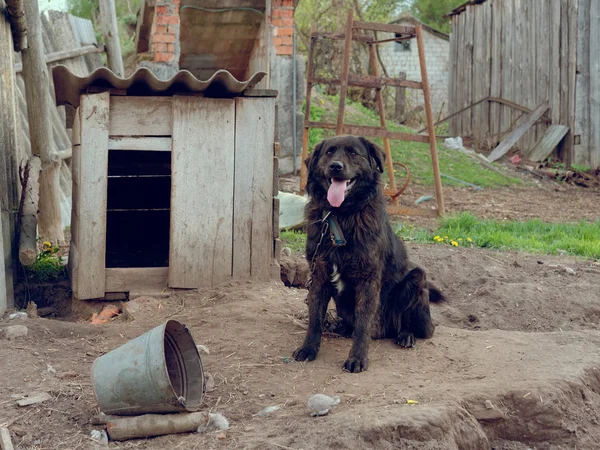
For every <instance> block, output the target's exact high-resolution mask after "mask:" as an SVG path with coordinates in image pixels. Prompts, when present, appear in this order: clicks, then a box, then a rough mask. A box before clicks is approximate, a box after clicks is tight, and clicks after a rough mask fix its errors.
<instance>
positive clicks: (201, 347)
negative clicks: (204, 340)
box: [196, 345, 210, 355]
mask: <svg viewBox="0 0 600 450" xmlns="http://www.w3.org/2000/svg"><path fill="white" fill-rule="evenodd" d="M196 347H197V348H198V350H199V351H203V352H204V353H206V354H207V355H210V351H209V350H208V347H207V346H206V345H196Z"/></svg>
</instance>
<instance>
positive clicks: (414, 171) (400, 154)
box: [308, 93, 521, 188]
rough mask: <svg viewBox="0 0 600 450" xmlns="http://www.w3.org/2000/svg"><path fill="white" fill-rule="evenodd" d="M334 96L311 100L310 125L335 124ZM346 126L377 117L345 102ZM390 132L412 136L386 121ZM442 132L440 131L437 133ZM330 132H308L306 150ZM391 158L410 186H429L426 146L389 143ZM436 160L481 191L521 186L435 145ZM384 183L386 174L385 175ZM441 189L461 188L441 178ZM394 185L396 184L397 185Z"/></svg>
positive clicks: (373, 123)
mask: <svg viewBox="0 0 600 450" xmlns="http://www.w3.org/2000/svg"><path fill="white" fill-rule="evenodd" d="M338 101H339V98H338V96H326V95H322V94H318V93H317V94H316V95H314V96H313V99H312V104H311V108H310V118H311V121H318V122H335V119H336V114H337V105H338ZM345 121H346V123H349V124H359V125H367V126H379V115H377V114H376V113H375V112H373V111H371V110H370V109H368V108H366V107H365V106H363V105H362V104H360V103H354V102H348V103H347V107H346V118H345ZM388 129H389V130H390V131H397V132H404V133H414V131H413V130H411V129H410V128H407V127H404V126H402V125H399V124H397V123H394V122H391V121H388ZM439 131H442V130H439ZM333 135H334V131H333V130H321V129H314V128H313V129H311V130H310V134H309V141H308V142H309V149H311V150H312V149H313V148H314V146H315V145H316V144H317V143H318V142H319V141H321V140H322V139H325V138H327V137H330V136H333ZM373 142H375V143H377V144H378V145H380V146H383V140H382V139H373ZM391 148H392V158H393V160H394V161H395V162H401V163H404V164H406V165H407V166H408V168H409V169H410V172H411V180H412V182H415V183H418V184H423V185H432V184H433V171H432V168H431V153H430V150H429V144H426V143H421V142H404V141H391ZM438 154H439V160H440V171H441V172H442V173H443V174H446V175H450V176H452V177H454V178H458V179H461V180H463V181H466V182H469V183H473V184H476V185H478V186H481V187H484V188H493V187H500V186H512V185H516V184H521V181H520V180H518V179H516V178H513V177H508V176H505V175H502V174H499V173H497V172H494V171H492V170H489V169H486V168H484V167H482V166H481V164H479V163H478V162H476V161H474V160H472V159H471V158H469V157H468V156H467V155H464V154H462V153H460V152H457V151H454V150H448V149H446V148H444V147H443V146H442V145H441V143H439V145H438ZM398 172H399V173H397V175H396V176H397V177H398V180H399V183H400V182H401V181H402V180H403V179H404V173H402V172H403V171H402V170H401V169H400V170H399V171H398ZM385 179H387V174H385ZM442 182H443V184H444V185H450V186H464V185H462V184H461V183H458V182H455V181H452V180H449V179H447V178H443V179H442ZM399 183H398V184H399Z"/></svg>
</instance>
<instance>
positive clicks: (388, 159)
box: [369, 44, 398, 205]
mask: <svg viewBox="0 0 600 450" xmlns="http://www.w3.org/2000/svg"><path fill="white" fill-rule="evenodd" d="M369 64H370V65H371V70H372V71H373V76H374V77H375V78H379V66H378V63H377V57H376V55H375V48H373V45H372V44H370V45H369ZM375 99H376V100H377V109H378V110H379V124H380V125H381V127H382V128H385V127H386V120H385V106H384V104H383V96H382V95H381V88H377V89H375ZM383 147H384V149H385V163H386V166H387V170H388V179H389V181H390V189H391V190H392V192H394V193H396V177H395V176H394V161H393V159H392V147H391V146H390V140H389V138H386V137H385V138H383ZM392 203H393V204H394V205H397V204H398V197H396V198H394V199H393V200H392Z"/></svg>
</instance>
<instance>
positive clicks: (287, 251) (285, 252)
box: [281, 247, 292, 256]
mask: <svg viewBox="0 0 600 450" xmlns="http://www.w3.org/2000/svg"><path fill="white" fill-rule="evenodd" d="M281 256H292V249H291V248H289V247H283V248H282V249H281Z"/></svg>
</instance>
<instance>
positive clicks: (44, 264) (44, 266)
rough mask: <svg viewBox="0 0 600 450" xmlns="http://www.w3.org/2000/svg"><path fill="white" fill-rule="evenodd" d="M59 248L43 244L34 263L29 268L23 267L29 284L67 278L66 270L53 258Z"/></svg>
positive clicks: (48, 243)
mask: <svg viewBox="0 0 600 450" xmlns="http://www.w3.org/2000/svg"><path fill="white" fill-rule="evenodd" d="M58 251H59V247H57V246H53V245H52V244H51V243H50V242H44V245H43V248H42V251H41V252H40V253H39V254H38V256H37V258H36V261H35V262H34V263H33V264H32V265H31V266H29V267H25V273H26V276H27V279H28V281H29V282H33V283H52V282H57V281H62V280H65V279H66V278H67V268H66V267H65V266H64V264H63V263H62V262H61V261H60V259H58V258H56V257H55V254H56V253H57V252H58Z"/></svg>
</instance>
